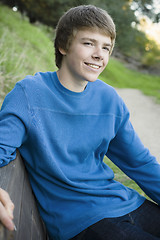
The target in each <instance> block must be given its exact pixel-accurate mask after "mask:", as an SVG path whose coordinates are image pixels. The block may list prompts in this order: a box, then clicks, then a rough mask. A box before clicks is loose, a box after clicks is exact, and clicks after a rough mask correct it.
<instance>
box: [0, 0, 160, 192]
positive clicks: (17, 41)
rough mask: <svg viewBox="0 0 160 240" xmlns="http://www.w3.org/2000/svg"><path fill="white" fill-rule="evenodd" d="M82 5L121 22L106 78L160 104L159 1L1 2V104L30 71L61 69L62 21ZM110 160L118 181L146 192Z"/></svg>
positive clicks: (1, 0) (48, 0)
mask: <svg viewBox="0 0 160 240" xmlns="http://www.w3.org/2000/svg"><path fill="white" fill-rule="evenodd" d="M80 4H94V5H96V6H98V7H102V8H103V9H106V10H107V11H108V12H109V14H111V16H112V17H113V19H114V22H115V23H116V29H117V38H116V45H115V49H114V51H113V54H112V56H111V58H110V62H109V64H108V66H107V68H106V70H105V71H104V72H103V73H102V75H101V76H100V78H101V79H102V80H103V81H105V82H106V83H108V84H110V85H112V86H113V87H116V88H135V89H139V90H141V91H142V92H143V93H144V94H146V95H149V96H152V98H153V101H155V102H156V103H158V104H160V1H159V0H134V1H133V0H118V1H117V0H112V1H111V0H92V1H90V0H86V1H84V0H79V1H78V0H70V1H69V0H36V1H34V0H0V106H1V104H2V102H3V99H4V97H5V95H6V94H7V93H8V92H9V91H10V90H11V89H12V88H13V87H14V85H15V83H16V82H17V81H19V80H21V79H23V78H24V77H25V76H26V75H33V74H35V73H36V72H38V71H42V72H43V71H44V72H45V71H55V70H56V69H57V68H56V66H55V62H54V47H53V39H54V32H55V27H56V24H57V21H58V19H59V17H60V16H61V15H62V14H63V13H64V12H65V11H66V10H68V9H69V8H70V7H74V6H77V5H80ZM105 161H106V162H107V164H109V165H110V167H111V168H112V169H113V170H114V172H115V178H116V179H118V180H119V181H121V182H122V183H123V184H124V185H127V186H129V187H132V188H134V189H137V190H138V191H139V192H140V193H141V194H143V192H142V190H141V189H139V187H138V186H137V185H136V184H135V183H134V181H132V180H131V179H129V178H128V177H127V176H126V175H124V174H123V173H122V172H121V171H120V170H119V169H118V168H117V167H116V166H114V165H113V164H112V163H111V162H109V160H108V159H105ZM143 195H144V194H143Z"/></svg>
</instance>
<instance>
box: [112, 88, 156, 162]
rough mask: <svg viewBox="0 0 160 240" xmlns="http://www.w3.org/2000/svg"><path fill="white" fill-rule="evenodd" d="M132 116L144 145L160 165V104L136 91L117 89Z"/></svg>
mask: <svg viewBox="0 0 160 240" xmlns="http://www.w3.org/2000/svg"><path fill="white" fill-rule="evenodd" d="M116 90H117V92H118V94H119V95H120V96H121V97H122V98H123V100H124V102H125V103H126V105H127V107H128V108H129V111H130V114H131V122H132V124H133V126H134V128H135V130H136V132H137V133H138V135H139V137H140V139H141V141H142V142H143V144H144V145H145V146H146V147H147V148H149V150H150V152H151V153H152V154H153V155H154V156H156V158H157V160H158V162H159V163H160V104H156V103H155V101H154V100H153V98H151V97H148V96H145V95H143V94H142V93H141V91H139V90H136V89H116Z"/></svg>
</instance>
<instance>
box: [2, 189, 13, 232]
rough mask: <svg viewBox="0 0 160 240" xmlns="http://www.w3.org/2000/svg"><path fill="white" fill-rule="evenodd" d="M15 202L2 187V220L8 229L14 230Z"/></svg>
mask: <svg viewBox="0 0 160 240" xmlns="http://www.w3.org/2000/svg"><path fill="white" fill-rule="evenodd" d="M13 210H14V204H13V202H12V201H11V199H10V197H9V194H8V193H7V192H6V191H5V190H3V189H2V188H0V221H1V222H2V224H3V225H4V226H5V227H6V228H7V229H8V230H11V231H13V230H14V229H15V226H14V223H13V221H12V220H13Z"/></svg>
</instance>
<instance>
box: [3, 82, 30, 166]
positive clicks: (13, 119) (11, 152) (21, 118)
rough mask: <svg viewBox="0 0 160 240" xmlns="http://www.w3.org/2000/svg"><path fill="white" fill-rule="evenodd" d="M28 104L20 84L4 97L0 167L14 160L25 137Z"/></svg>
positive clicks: (27, 122) (27, 123) (27, 121)
mask: <svg viewBox="0 0 160 240" xmlns="http://www.w3.org/2000/svg"><path fill="white" fill-rule="evenodd" d="M28 108H29V107H28V102H27V99H26V95H25V92H24V90H23V88H22V87H21V85H20V84H16V86H15V87H14V89H13V90H12V91H11V92H10V93H9V94H8V95H7V96H6V98H5V100H4V102H3V105H2V108H1V111H0V167H2V166H5V165H7V164H8V163H9V162H10V161H12V160H14V159H15V158H16V149H17V148H19V147H20V146H21V145H22V144H23V141H24V140H25V139H26V136H27V129H28V125H29V119H30V117H29V113H28Z"/></svg>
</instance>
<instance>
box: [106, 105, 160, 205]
mask: <svg viewBox="0 0 160 240" xmlns="http://www.w3.org/2000/svg"><path fill="white" fill-rule="evenodd" d="M107 156H108V157H109V158H110V159H111V160H112V161H113V162H114V163H115V164H116V165H117V166H118V167H119V168H120V169H121V170H122V171H123V172H125V173H126V174H127V175H128V176H129V177H130V178H131V179H133V180H134V181H135V182H137V184H138V185H139V186H140V187H141V188H142V189H143V191H144V192H145V193H146V194H147V195H148V196H149V197H150V198H151V199H153V200H154V201H156V202H157V203H158V204H160V164H159V163H158V162H157V161H156V159H155V157H154V156H152V155H151V154H150V152H149V150H148V149H147V148H145V147H144V145H143V144H142V142H141V140H140V138H139V137H138V135H137V133H136V132H135V130H134V128H133V126H132V124H131V122H130V120H129V112H128V110H127V108H126V107H125V105H124V117H123V121H122V122H121V125H120V127H119V129H118V132H117V134H116V136H115V138H114V139H113V140H112V141H111V142H110V145H109V149H108V152H107Z"/></svg>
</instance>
